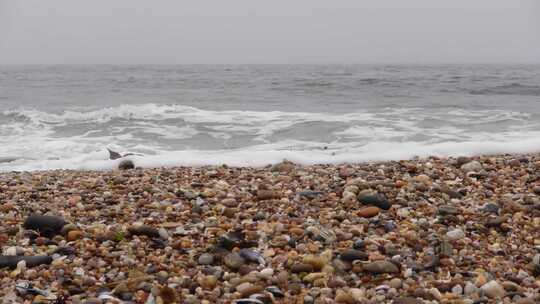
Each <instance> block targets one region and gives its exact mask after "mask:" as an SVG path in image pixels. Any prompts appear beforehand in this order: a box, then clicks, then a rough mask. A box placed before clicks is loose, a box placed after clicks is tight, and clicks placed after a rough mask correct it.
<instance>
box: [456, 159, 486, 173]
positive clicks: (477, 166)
mask: <svg viewBox="0 0 540 304" xmlns="http://www.w3.org/2000/svg"><path fill="white" fill-rule="evenodd" d="M482 169H483V167H482V164H481V163H480V162H478V161H476V160H473V161H471V162H468V163H466V164H463V165H462V166H461V170H462V171H463V172H465V173H469V172H480V171H481V170H482Z"/></svg>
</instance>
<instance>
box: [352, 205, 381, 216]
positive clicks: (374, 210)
mask: <svg viewBox="0 0 540 304" xmlns="http://www.w3.org/2000/svg"><path fill="white" fill-rule="evenodd" d="M379 212H381V209H379V208H378V207H366V208H362V209H360V210H358V212H357V214H358V216H360V217H365V218H370V217H374V216H377V215H378V214H379Z"/></svg>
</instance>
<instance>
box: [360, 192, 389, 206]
mask: <svg viewBox="0 0 540 304" xmlns="http://www.w3.org/2000/svg"><path fill="white" fill-rule="evenodd" d="M358 201H359V202H360V203H362V204H364V205H373V206H375V207H379V208H381V209H383V210H388V209H390V207H392V203H390V202H389V201H388V199H387V198H386V196H385V195H384V194H382V193H378V192H377V191H371V190H364V191H362V192H360V194H358Z"/></svg>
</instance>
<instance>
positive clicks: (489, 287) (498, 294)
mask: <svg viewBox="0 0 540 304" xmlns="http://www.w3.org/2000/svg"><path fill="white" fill-rule="evenodd" d="M480 289H481V290H482V291H484V292H485V294H486V296H488V297H489V298H492V299H494V298H500V299H502V298H503V297H504V296H505V295H506V291H505V290H504V288H503V287H502V286H501V285H500V284H499V283H497V281H490V282H488V283H486V284H484V285H483V286H482V287H481V288H480Z"/></svg>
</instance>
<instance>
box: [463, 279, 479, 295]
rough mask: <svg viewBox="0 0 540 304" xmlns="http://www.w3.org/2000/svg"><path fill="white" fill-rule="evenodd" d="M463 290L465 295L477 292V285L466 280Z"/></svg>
mask: <svg viewBox="0 0 540 304" xmlns="http://www.w3.org/2000/svg"><path fill="white" fill-rule="evenodd" d="M464 292H465V295H467V296H470V295H472V294H475V293H477V292H478V287H476V285H474V284H473V283H471V282H467V283H466V284H465V289H464Z"/></svg>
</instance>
